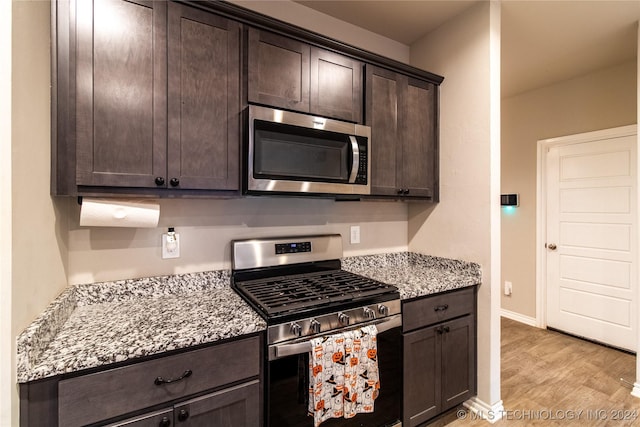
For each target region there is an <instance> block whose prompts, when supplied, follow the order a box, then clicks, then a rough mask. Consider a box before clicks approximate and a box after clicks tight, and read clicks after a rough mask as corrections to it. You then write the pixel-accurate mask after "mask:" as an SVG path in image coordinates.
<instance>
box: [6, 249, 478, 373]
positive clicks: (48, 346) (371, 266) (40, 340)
mask: <svg viewBox="0 0 640 427" xmlns="http://www.w3.org/2000/svg"><path fill="white" fill-rule="evenodd" d="M342 268H343V269H345V270H347V271H351V272H353V273H357V274H361V275H363V276H367V277H370V278H373V279H375V280H379V281H381V282H385V283H389V284H392V285H395V286H397V287H398V289H399V291H400V297H401V298H402V299H410V298H415V297H420V296H425V295H430V294H433V293H438V292H444V291H448V290H453V289H457V288H462V287H465V286H474V285H479V284H480V283H481V278H482V272H481V269H480V266H479V265H478V264H475V263H469V262H465V261H457V260H450V259H445V258H437V257H431V256H427V255H420V254H415V253H407V252H403V253H391V254H381V255H368V256H359V257H349V258H344V259H343V260H342ZM265 329H266V323H265V321H264V320H263V319H262V318H261V317H260V316H259V315H258V314H257V313H256V312H255V311H254V310H252V309H251V307H249V305H248V304H247V303H246V302H245V301H244V300H243V299H242V298H241V297H240V296H239V295H237V294H236V293H235V291H233V289H231V287H230V273H229V271H212V272H204V273H191V274H181V275H175V276H161V277H152V278H143V279H131V280H122V281H116V282H102V283H93V284H87V285H75V286H70V287H69V288H67V289H66V290H65V291H63V292H62V293H61V294H60V295H59V296H58V297H57V298H56V299H55V300H54V301H53V302H52V303H51V304H50V305H49V307H47V309H46V310H45V312H43V313H42V314H41V315H40V316H39V317H38V318H37V319H36V320H35V321H34V322H33V323H32V324H31V325H30V326H29V327H28V328H26V329H25V330H24V331H23V332H22V334H21V335H20V336H19V337H18V339H17V378H18V382H20V383H24V382H28V381H34V380H38V379H42V378H47V377H52V376H56V375H61V374H66V373H71V372H77V371H81V370H84V369H89V368H95V367H99V366H106V365H110V364H112V363H117V362H123V361H126V360H130V359H135V358H138V357H144V356H149V355H154V354H160V353H163V352H166V351H171V350H176V349H183V348H189V347H192V346H196V345H200V344H207V343H213V342H215V341H218V340H222V339H227V338H234V337H239V336H242V335H246V334H251V333H257V332H260V331H263V330H265Z"/></svg>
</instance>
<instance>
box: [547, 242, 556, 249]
mask: <svg viewBox="0 0 640 427" xmlns="http://www.w3.org/2000/svg"><path fill="white" fill-rule="evenodd" d="M547 247H548V248H549V249H551V250H552V251H555V250H556V249H558V247H557V246H556V245H555V243H550V244H549V246H547Z"/></svg>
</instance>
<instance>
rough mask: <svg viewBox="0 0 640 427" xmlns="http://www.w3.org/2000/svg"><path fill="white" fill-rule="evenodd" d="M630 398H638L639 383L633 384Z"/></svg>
mask: <svg viewBox="0 0 640 427" xmlns="http://www.w3.org/2000/svg"><path fill="white" fill-rule="evenodd" d="M631 396H633V397H640V383H633V389H632V390H631Z"/></svg>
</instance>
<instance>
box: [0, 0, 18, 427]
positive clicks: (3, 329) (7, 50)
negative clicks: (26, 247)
mask: <svg viewBox="0 0 640 427" xmlns="http://www.w3.org/2000/svg"><path fill="white" fill-rule="evenodd" d="M11 18H12V4H11V2H10V1H4V2H0V93H1V94H2V96H0V236H5V238H4V239H3V243H2V245H0V426H3V427H5V426H10V425H12V424H14V423H12V416H15V418H14V420H15V421H17V417H18V412H17V408H18V396H17V394H16V392H15V373H14V372H15V368H14V367H15V357H14V353H15V352H14V351H13V342H14V341H15V340H14V336H13V334H12V330H11V323H12V322H11V314H12V307H11V291H12V289H11V245H12V238H11V24H12V22H11Z"/></svg>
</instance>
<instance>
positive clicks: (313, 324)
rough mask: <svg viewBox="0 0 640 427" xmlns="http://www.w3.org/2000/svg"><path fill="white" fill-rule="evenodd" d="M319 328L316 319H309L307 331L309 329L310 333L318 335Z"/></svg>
mask: <svg viewBox="0 0 640 427" xmlns="http://www.w3.org/2000/svg"><path fill="white" fill-rule="evenodd" d="M320 328H321V326H320V322H318V321H317V320H316V319H311V322H309V329H311V332H312V333H314V334H319V333H320Z"/></svg>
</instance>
